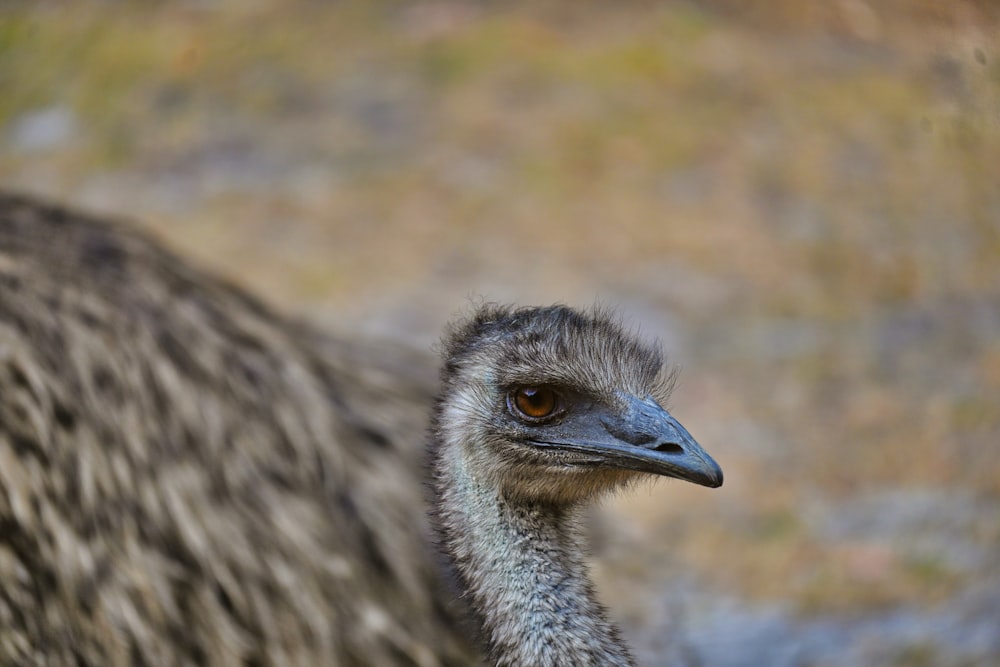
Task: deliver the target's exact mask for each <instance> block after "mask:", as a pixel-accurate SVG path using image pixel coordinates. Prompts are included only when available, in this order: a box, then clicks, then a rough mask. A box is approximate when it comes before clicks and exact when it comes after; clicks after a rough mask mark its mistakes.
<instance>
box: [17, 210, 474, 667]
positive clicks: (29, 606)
mask: <svg viewBox="0 0 1000 667" xmlns="http://www.w3.org/2000/svg"><path fill="white" fill-rule="evenodd" d="M394 360H396V361H394ZM408 365H409V364H408V361H407V359H406V358H405V357H404V356H403V353H401V352H398V351H395V350H381V349H379V350H377V351H376V352H374V353H371V352H370V350H369V349H368V347H366V346H360V347H358V346H355V347H352V346H350V345H348V344H347V343H344V342H341V341H337V340H331V339H328V338H324V337H321V336H319V335H318V334H316V333H315V332H313V331H311V330H309V329H308V328H307V327H304V326H301V325H299V324H297V323H295V322H292V321H290V320H287V319H285V318H282V317H280V316H278V315H276V314H275V313H273V312H271V311H270V310H268V309H267V308H266V307H264V306H263V305H261V304H260V303H259V302H258V301H256V300H255V299H253V298H252V297H250V296H248V295H247V294H245V293H244V292H242V291H240V290H239V289H236V288H234V287H232V286H230V285H228V284H226V283H224V282H222V281H220V280H217V279H215V278H214V277H212V276H209V275H206V274H205V273H202V272H200V271H198V270H196V269H194V268H192V267H191V266H189V265H188V264H187V263H186V262H184V261H181V260H180V259H179V258H177V257H175V256H174V255H173V254H171V253H169V252H167V251H165V250H164V249H163V248H162V247H160V246H159V245H158V244H156V243H153V242H151V241H150V240H149V239H147V238H146V237H145V236H144V235H142V234H139V233H136V232H134V231H132V230H130V229H129V228H127V227H126V226H120V225H118V224H115V223H108V222H105V221H102V220H97V219H93V218H91V217H88V216H84V215H80V214H77V213H74V212H71V211H67V210H64V209H62V208H59V207H54V206H48V205H45V204H41V203H38V202H36V201H32V200H29V199H25V198H20V197H16V196H10V195H0V664H2V665H31V664H46V665H52V666H59V665H74V666H77V667H78V666H79V665H93V666H104V665H109V666H117V665H208V664H211V665H241V666H242V665H421V666H423V665H456V666H457V665H468V664H474V663H475V662H476V660H477V658H476V654H477V653H478V650H477V649H476V648H475V647H473V646H472V645H471V644H470V642H468V641H467V640H466V639H465V637H464V633H463V632H462V631H461V629H460V628H459V626H458V623H457V622H456V621H455V617H454V615H453V614H451V613H450V612H449V611H448V608H447V605H448V603H447V602H446V600H447V599H448V596H447V595H446V594H444V593H443V592H442V590H441V588H440V587H439V580H438V576H437V574H436V564H435V562H434V559H433V558H432V557H431V555H430V554H432V553H433V548H432V547H431V546H429V545H428V543H427V541H426V539H425V538H426V536H427V533H428V532H429V531H428V529H427V525H426V524H427V522H426V519H425V509H424V502H423V496H424V489H423V485H422V461H423V450H424V441H423V438H422V437H421V435H420V434H421V433H423V432H424V430H425V428H426V426H425V425H426V421H427V420H426V416H425V415H426V413H427V411H428V410H429V406H430V402H431V395H432V388H431V387H430V386H429V384H426V383H424V382H422V381H420V380H418V379H417V377H416V375H415V374H413V373H410V374H409V375H410V376H412V379H407V374H406V372H405V369H406V368H407V366H408ZM400 369H403V370H402V371H401V370H400Z"/></svg>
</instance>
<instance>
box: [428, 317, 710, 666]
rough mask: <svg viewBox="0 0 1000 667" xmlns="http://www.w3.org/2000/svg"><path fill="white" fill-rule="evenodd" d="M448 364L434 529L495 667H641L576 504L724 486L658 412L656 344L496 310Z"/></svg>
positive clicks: (447, 351)
mask: <svg viewBox="0 0 1000 667" xmlns="http://www.w3.org/2000/svg"><path fill="white" fill-rule="evenodd" d="M443 356H444V364H443V370H442V374H441V389H440V392H439V394H438V395H437V398H436V400H435V403H434V411H433V417H432V434H433V435H432V441H431V445H430V451H431V468H432V488H433V516H434V525H435V528H436V530H437V533H438V535H439V539H440V544H441V547H442V549H443V550H444V551H445V552H446V554H447V556H448V563H449V565H450V569H451V572H452V573H453V577H454V579H455V580H456V581H457V582H458V586H459V588H460V592H461V595H462V597H463V599H465V600H467V604H468V606H469V608H470V610H471V613H472V615H473V617H474V618H475V619H476V621H477V623H476V626H477V628H478V629H479V637H480V640H481V642H482V643H483V644H484V646H485V647H486V649H487V654H488V657H489V661H490V663H491V664H495V665H498V666H502V667H525V666H527V665H534V666H536V667H557V666H561V665H575V666H581V665H582V666H587V665H593V666H597V665H633V664H634V659H633V657H632V654H631V653H630V651H629V649H628V648H627V647H626V646H625V644H624V642H623V641H622V638H621V635H620V633H619V631H618V629H617V628H616V627H615V626H614V625H612V624H611V623H610V622H609V620H608V618H607V614H606V612H605V610H604V608H603V607H602V606H601V605H600V603H599V602H598V601H597V599H596V596H595V593H594V587H593V585H592V583H591V582H590V579H589V577H588V574H587V566H586V562H585V549H584V548H583V542H584V531H583V528H582V521H581V509H582V508H583V507H585V506H586V505H587V504H588V503H591V502H594V501H595V500H597V499H598V498H600V497H601V496H603V495H606V494H608V493H610V492H613V491H615V490H617V489H621V488H624V487H628V486H630V485H634V484H635V483H636V482H637V481H638V480H640V479H643V478H649V477H650V476H667V477H674V478H678V479H682V480H686V481H690V482H694V483H696V484H700V485H704V486H708V487H718V486H721V485H722V480H723V475H722V470H721V468H720V467H719V465H718V464H717V463H716V462H715V461H714V460H713V459H712V458H711V456H709V455H708V454H707V453H706V452H705V450H704V449H703V448H702V447H701V446H700V445H699V444H698V443H697V442H696V441H695V440H694V438H693V437H692V436H691V435H690V433H688V431H687V430H686V429H685V428H684V427H683V426H682V425H681V424H680V423H679V422H678V421H677V420H676V419H675V418H674V417H673V416H672V415H671V414H670V413H669V412H668V411H667V410H666V409H665V408H664V407H663V406H662V403H663V402H665V399H666V396H667V395H668V394H669V390H670V388H671V386H672V384H673V382H672V379H673V377H674V374H673V373H672V372H670V371H669V369H668V368H667V367H666V366H665V364H664V363H663V360H662V357H661V354H660V351H659V349H658V348H657V347H655V346H652V345H649V344H645V343H643V342H642V341H641V340H639V339H638V338H637V337H635V336H633V335H632V334H630V333H629V332H628V331H626V330H625V329H624V328H623V327H622V326H621V324H620V322H619V321H618V319H617V318H616V317H615V316H614V315H613V314H611V313H609V312H607V311H602V310H600V309H596V310H594V311H593V312H589V313H587V312H579V311H576V310H573V309H571V308H568V307H566V306H552V307H541V308H539V307H529V308H514V307H504V306H496V305H486V306H485V307H483V308H481V309H480V310H479V311H478V312H476V313H475V314H474V315H473V316H472V317H471V318H469V319H468V320H466V321H463V322H460V323H458V324H456V325H453V327H452V329H451V331H450V333H449V335H448V336H447V338H446V341H445V343H444V345H443Z"/></svg>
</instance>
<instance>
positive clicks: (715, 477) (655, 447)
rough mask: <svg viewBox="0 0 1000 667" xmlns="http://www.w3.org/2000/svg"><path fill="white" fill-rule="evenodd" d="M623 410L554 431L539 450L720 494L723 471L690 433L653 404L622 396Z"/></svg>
mask: <svg viewBox="0 0 1000 667" xmlns="http://www.w3.org/2000/svg"><path fill="white" fill-rule="evenodd" d="M621 398H622V399H623V400H624V409H619V410H601V411H595V412H594V413H593V414H592V415H588V416H587V417H583V418H579V419H576V420H570V421H569V422H568V423H564V424H562V425H560V426H554V427H552V428H551V430H549V432H548V433H546V434H545V435H544V436H543V437H539V438H537V439H533V443H534V444H535V445H536V446H540V447H547V448H555V449H562V450H566V451H571V452H575V453H577V454H585V455H587V456H588V457H589V458H590V459H591V461H592V464H593V465H600V466H607V467H611V468H623V469H626V470H635V471H638V472H646V473H652V474H654V475H663V476H665V477H675V478H677V479H683V480H685V481H688V482H693V483H695V484H700V485H702V486H708V487H711V488H713V489H714V488H717V487H720V486H722V468H720V467H719V464H718V463H716V462H715V460H714V459H712V457H711V456H709V455H708V453H707V452H705V450H704V449H702V448H701V445H699V444H698V443H697V442H695V439H694V438H692V437H691V434H690V433H688V432H687V429H686V428H684V427H683V426H681V424H680V422H678V421H677V420H676V419H674V417H673V415H671V414H670V413H669V412H667V411H666V410H664V409H663V408H662V407H661V406H660V405H659V404H658V403H656V401H654V400H653V399H652V398H647V399H640V398H636V397H635V396H627V395H623V396H622V397H621Z"/></svg>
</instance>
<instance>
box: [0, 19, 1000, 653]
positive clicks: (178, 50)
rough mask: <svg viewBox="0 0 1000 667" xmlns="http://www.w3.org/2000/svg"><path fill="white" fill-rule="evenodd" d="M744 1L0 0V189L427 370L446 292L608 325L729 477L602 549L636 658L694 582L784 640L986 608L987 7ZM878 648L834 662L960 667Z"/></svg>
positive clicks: (994, 146)
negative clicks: (223, 278)
mask: <svg viewBox="0 0 1000 667" xmlns="http://www.w3.org/2000/svg"><path fill="white" fill-rule="evenodd" d="M741 7H742V3H735V2H727V1H723V0H718V1H714V2H689V3H680V2H678V3H648V2H641V3H640V2H632V3H615V4H614V5H613V6H612V5H604V4H599V3H557V2H541V3H515V4H513V5H493V4H472V3H468V4H466V3H449V2H426V3H417V4H412V3H393V2H376V3H352V2H348V3H336V4H333V5H327V4H325V3H314V2H294V3H288V2H283V3H278V2H266V1H257V2H236V1H235V0H234V1H233V2H202V3H198V2H189V3H184V2H163V3H146V2H142V3H99V2H80V3H74V4H72V5H70V4H68V3H24V4H22V3H7V4H0V90H2V91H3V94H2V95H0V185H3V186H6V187H15V188H19V189H25V190H29V191H34V192H39V193H43V194H48V195H52V196H56V197H59V198H62V199H65V200H68V201H70V202H74V203H77V204H80V205H84V206H88V207H90V208H96V209H98V210H103V211H108V212H115V213H120V214H127V215H128V216H130V217H134V218H137V219H138V220H140V221H141V223H142V224H145V225H148V226H149V227H152V228H154V229H155V231H156V232H157V233H158V234H159V235H161V236H162V237H165V238H166V239H167V240H168V241H169V242H171V243H172V244H173V245H175V246H177V247H179V248H180V249H182V250H183V251H184V252H186V253H187V254H189V255H193V256H195V257H196V258H197V259H198V260H200V261H201V263H203V264H207V265H209V266H212V267H214V268H216V269H217V270H219V271H221V272H223V273H226V274H228V275H230V276H232V277H234V278H235V279H237V280H238V281H240V282H242V283H244V284H246V285H248V286H249V287H251V288H252V289H254V290H255V291H257V292H260V293H263V294H265V295H266V296H267V297H268V298H269V299H271V300H272V301H275V302H278V303H279V304H284V307H285V309H286V310H289V311H292V312H298V313H303V314H305V315H307V316H309V317H312V318H314V319H317V320H319V321H321V322H323V323H325V324H327V325H328V326H330V327H333V328H336V329H352V330H360V331H362V332H364V333H367V334H371V335H380V336H392V337H398V338H403V339H408V340H410V341H413V342H415V344H416V345H418V346H428V345H429V344H430V343H431V342H432V341H433V339H434V337H435V336H436V332H437V331H438V330H439V328H440V326H441V324H442V323H443V322H444V321H445V320H446V319H447V318H448V316H449V315H450V314H451V313H453V312H454V311H456V310H459V309H461V308H462V307H463V305H464V304H465V303H466V301H467V299H468V298H469V297H470V296H476V295H482V296H485V297H486V298H491V299H497V300H515V301H519V302H541V303H544V302H551V301H567V302H570V303H576V304H588V303H591V302H593V301H595V300H602V301H605V302H610V303H613V304H617V305H619V306H620V308H621V309H622V311H623V312H624V314H625V315H626V316H627V317H628V318H630V319H631V320H633V321H636V322H637V323H639V324H640V325H641V326H642V327H643V328H644V329H645V330H646V331H648V332H649V333H651V334H653V335H659V336H661V337H662V338H663V340H664V343H665V344H666V346H667V347H668V349H669V350H670V352H671V354H672V355H673V357H674V358H675V359H676V360H677V361H678V362H680V363H682V364H683V365H684V367H685V373H684V376H683V381H682V383H681V386H680V388H679V390H678V392H677V394H676V399H675V404H674V408H675V412H676V413H677V414H678V415H679V416H680V418H681V420H682V421H683V422H684V423H685V424H686V425H687V426H688V427H689V429H690V430H691V431H692V432H693V433H695V435H696V436H697V437H699V439H700V440H701V441H702V442H703V444H705V445H706V447H707V448H708V449H709V451H712V452H713V453H715V454H717V455H718V458H719V460H720V462H721V463H722V465H723V467H724V468H725V470H726V475H727V482H726V486H725V487H723V489H721V490H720V491H716V492H709V491H704V490H701V489H694V488H687V487H685V486H682V485H677V484H674V485H660V486H658V487H656V488H655V489H653V490H650V491H649V492H647V493H642V494H639V495H638V496H637V497H635V498H630V499H625V500H623V501H621V502H619V503H616V504H614V505H613V507H611V508H610V510H609V512H610V515H611V516H612V517H613V521H611V522H610V525H611V527H610V528H608V529H607V531H598V532H599V538H600V539H599V551H600V556H601V558H600V560H599V564H598V575H599V578H600V580H601V582H602V585H603V587H604V589H605V594H604V597H605V598H606V599H608V600H609V601H610V602H611V603H612V605H613V607H614V609H615V610H616V613H617V614H618V615H619V616H620V617H621V618H623V619H624V620H625V622H626V625H627V628H628V631H629V633H630V635H631V636H632V637H633V639H634V641H637V642H639V643H640V644H641V646H642V650H643V651H644V655H647V656H649V655H653V654H654V652H655V650H656V644H655V641H654V640H653V639H650V637H652V636H654V635H655V634H656V632H657V631H658V630H664V631H666V630H665V629H669V628H671V627H673V626H672V625H671V624H672V623H674V621H675V620H676V618H677V617H678V616H679V615H683V614H677V613H674V612H672V611H670V609H669V608H664V609H666V611H662V609H661V608H660V607H657V605H659V604H661V597H662V596H660V594H659V593H658V591H664V590H667V589H670V588H671V587H672V586H675V585H676V582H678V581H687V580H689V579H690V580H691V581H693V582H695V583H694V584H693V585H695V586H697V588H698V591H700V592H701V593H702V595H701V596H696V598H697V597H706V596H716V595H726V596H733V597H735V598H737V599H739V600H742V601H746V604H750V605H778V606H779V607H780V608H781V609H782V610H790V612H789V613H791V614H792V615H793V616H794V617H795V618H827V617H837V618H844V617H851V618H868V619H875V618H880V617H883V618H884V617H885V615H886V614H891V613H898V612H899V610H931V611H933V610H935V609H937V610H940V609H947V608H948V605H949V604H953V602H954V600H955V599H956V596H960V595H962V594H963V591H967V590H969V589H970V588H972V587H975V586H980V587H981V586H984V585H987V586H993V589H992V590H994V591H997V593H996V595H997V596H998V599H1000V588H998V586H1000V582H998V580H1000V572H998V566H997V565H996V563H998V562H1000V547H998V545H1000V50H998V48H997V45H998V44H1000V23H998V16H997V14H998V12H997V10H996V9H995V8H994V7H993V6H992V5H991V3H986V2H982V3H975V2H971V3H968V2H967V3H949V4H942V3H931V2H912V3H902V2H887V3H872V4H868V3H865V2H863V1H862V0H843V1H841V2H836V3H816V4H812V3H793V2H776V3H770V4H769V5H767V6H766V7H767V8H766V9H758V10H755V11H749V10H746V9H741ZM605 532H606V533H607V534H604V533H605ZM601 535H603V537H601ZM983 582H987V584H983ZM692 604H693V605H694V606H693V607H692V608H691V609H688V610H687V611H690V612H691V613H696V612H697V604H698V603H692ZM754 608H758V607H754ZM656 609H661V612H662V613H659V614H653V615H651V614H650V610H656ZM987 609H993V610H994V611H993V612H989V611H986V612H982V613H981V614H979V616H976V619H981V618H982V617H983V614H990V613H997V610H998V609H1000V605H998V606H994V607H987ZM928 613H931V612H930V611H929V612H928ZM976 619H974V620H976ZM992 620H997V621H998V622H1000V614H997V616H995V617H993V618H992ZM721 632H725V628H723V629H722V630H721ZM901 646H902V648H899V647H896V648H894V649H893V650H895V651H896V652H895V653H892V652H891V651H890V652H889V653H886V654H877V653H876V654H864V655H862V656H861V657H860V658H859V659H861V660H863V661H865V662H866V664H976V663H975V662H974V660H975V659H978V658H976V657H975V654H974V655H973V657H972V658H962V657H961V655H959V653H954V655H957V656H958V657H954V656H953V655H952V654H948V653H946V651H948V650H949V649H948V648H947V647H946V646H944V645H943V644H941V643H940V642H939V643H937V644H933V645H930V647H928V646H925V645H923V644H921V643H920V642H910V643H909V644H907V643H905V642H904V643H903V644H901ZM942 646H944V647H942ZM695 649H696V650H695V652H697V645H696V646H695ZM897 649H898V650H897ZM990 650H995V651H996V652H997V653H989V651H990ZM956 651H957V649H956ZM984 651H985V653H983V652H981V655H980V657H981V656H982V655H985V656H987V657H985V658H982V659H983V660H990V659H992V658H996V656H997V655H998V654H1000V647H994V648H993V649H989V648H987V649H984ZM942 652H945V653H942ZM873 656H874V657H873ZM949 656H952V657H949ZM990 656H992V658H991V657H990ZM802 660H805V658H803V659H802ZM921 660H924V663H921V662H920V661H921ZM928 660H929V662H927V661H928ZM949 660H950V661H951V662H949ZM961 660H966V662H961ZM968 660H973V662H971V663H970V662H968ZM649 662H650V664H657V662H656V659H655V658H650V659H649ZM679 662H680V661H679ZM690 664H695V663H693V662H692V663H690ZM727 664H740V663H739V662H731V663H727ZM743 664H754V663H753V661H752V660H751V662H749V663H743ZM774 664H777V663H774ZM787 664H805V662H803V661H800V662H795V661H794V660H793V661H792V662H789V663H787ZM824 664H826V663H824ZM830 664H850V663H836V662H832V663H830ZM982 664H987V663H985V662H984V663H982Z"/></svg>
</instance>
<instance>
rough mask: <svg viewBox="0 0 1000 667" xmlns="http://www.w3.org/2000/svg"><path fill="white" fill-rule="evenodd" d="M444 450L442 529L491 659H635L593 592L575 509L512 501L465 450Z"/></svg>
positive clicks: (439, 474)
mask: <svg viewBox="0 0 1000 667" xmlns="http://www.w3.org/2000/svg"><path fill="white" fill-rule="evenodd" d="M452 453H454V452H452ZM441 454H442V452H440V451H439V452H438V455H439V458H438V460H437V461H436V462H435V467H436V476H435V477H436V479H435V484H436V487H437V488H436V492H437V496H438V497H437V505H438V506H437V517H436V520H437V522H438V529H439V530H440V532H441V535H442V537H443V540H444V543H445V548H446V551H447V554H448V556H449V558H450V559H451V562H452V564H453V566H454V567H455V570H456V571H457V574H458V579H459V582H460V583H461V585H462V587H463V588H464V594H465V595H464V597H465V599H466V600H468V601H469V602H470V603H471V606H472V608H473V610H474V611H475V613H476V615H477V616H478V620H479V621H480V623H481V624H482V639H483V641H484V642H485V643H486V644H487V647H488V650H489V657H490V659H491V660H492V661H493V662H494V663H495V664H497V665H501V666H505V667H520V666H527V665H537V666H540V667H544V666H556V665H632V664H634V663H633V661H632V658H631V655H630V654H629V652H628V649H627V648H625V645H624V644H623V643H622V641H621V639H620V637H619V635H618V632H617V630H616V629H615V628H614V627H613V626H612V625H611V623H609V622H608V620H607V618H606V617H605V613H604V609H603V608H602V607H601V605H600V604H599V603H598V602H597V600H596V598H595V595H594V591H593V586H592V584H591V582H590V580H589V578H588V573H587V567H586V564H585V563H584V560H583V555H582V554H583V548H582V547H583V545H582V541H583V540H582V536H581V534H580V529H579V525H578V521H577V519H576V516H575V514H576V512H575V511H574V510H571V509H569V508H565V507H552V506H545V505H535V504H530V503H524V502H520V503H514V502H511V501H510V500H509V499H507V498H505V497H503V495H502V494H501V493H500V492H499V491H498V490H497V489H496V488H495V487H491V486H489V485H488V484H485V483H483V481H481V480H479V479H477V478H476V476H475V475H473V474H472V473H471V472H470V471H469V470H468V469H466V466H465V465H464V459H463V458H462V457H461V456H442V455H441Z"/></svg>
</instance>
